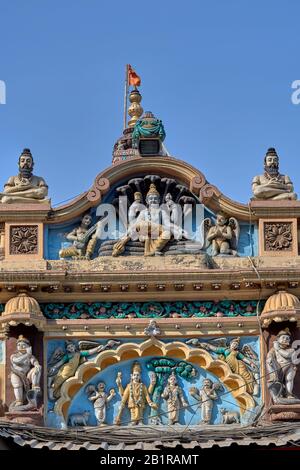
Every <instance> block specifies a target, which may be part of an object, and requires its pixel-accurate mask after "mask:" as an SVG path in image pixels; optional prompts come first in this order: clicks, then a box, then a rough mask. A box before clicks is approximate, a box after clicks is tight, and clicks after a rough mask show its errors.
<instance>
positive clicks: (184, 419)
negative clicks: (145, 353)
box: [47, 337, 261, 427]
mask: <svg viewBox="0 0 300 470" xmlns="http://www.w3.org/2000/svg"><path fill="white" fill-rule="evenodd" d="M230 339H232V338H227V340H228V342H229V341H230ZM127 341H128V340H122V342H127ZM172 341H174V340H172V339H170V340H168V341H167V340H166V341H164V342H172ZM206 341H211V339H208V338H206V339H203V342H206ZM98 342H99V344H100V343H102V344H103V343H106V341H103V340H101V341H98ZM135 342H136V343H140V342H142V340H140V341H138V340H136V341H135ZM244 344H250V345H251V347H252V349H253V350H254V351H255V353H256V354H257V356H258V358H259V356H260V352H259V339H258V338H257V337H242V338H241V342H240V348H242V347H243V345H244ZM57 347H62V348H63V349H64V348H65V344H64V341H63V340H51V341H49V342H48V359H49V358H50V357H51V355H52V354H53V352H54V350H55V349H56V348H57ZM212 356H216V358H217V354H215V353H212ZM158 357H159V356H157V357H155V358H158ZM151 359H153V357H143V358H140V359H134V360H129V361H124V362H121V363H118V364H116V365H112V366H110V367H108V368H106V369H104V371H100V372H99V373H98V374H96V375H95V376H94V377H92V378H91V380H90V381H89V382H88V383H86V384H84V386H83V387H82V388H81V389H80V390H79V391H78V392H77V394H76V395H75V396H74V397H73V399H72V402H71V404H70V407H69V410H68V417H69V416H70V415H72V414H81V413H84V412H85V411H88V412H89V418H88V425H89V426H96V425H97V422H96V418H95V414H94V408H93V404H92V402H91V401H89V400H88V397H87V394H86V391H85V390H86V387H87V386H88V385H94V386H97V384H98V383H99V382H100V381H104V382H105V384H106V389H105V391H106V392H109V390H110V389H112V388H114V389H115V391H116V396H115V397H114V398H113V399H112V401H111V402H110V403H109V404H108V406H107V415H106V421H107V424H113V423H114V420H115V418H116V415H117V413H118V410H119V406H120V401H121V397H120V395H119V393H118V387H117V386H116V377H117V373H118V372H122V385H123V387H124V388H125V386H126V385H127V384H128V383H129V381H130V374H131V369H132V365H133V363H134V362H135V361H138V362H139V364H140V366H141V368H142V374H141V375H142V381H143V383H144V384H145V385H146V386H147V387H148V386H149V384H150V379H149V368H148V367H147V364H148V363H149V361H151ZM163 359H168V358H166V357H164V358H163ZM174 360H175V361H178V362H180V360H179V359H176V358H174ZM186 364H188V363H186ZM191 366H192V367H194V368H195V370H196V375H195V376H194V377H192V378H190V379H185V378H183V377H180V376H179V375H177V380H178V384H179V385H180V386H181V387H182V389H183V394H184V398H185V400H186V401H187V402H188V403H189V407H188V408H186V409H182V410H181V411H180V414H179V423H180V424H181V425H190V424H191V425H196V424H199V423H200V421H201V412H200V408H201V407H200V406H199V402H198V401H197V400H196V399H195V398H193V397H192V396H191V395H190V393H189V389H190V387H192V386H196V387H197V388H198V389H199V388H201V387H202V385H203V380H204V379H205V378H209V379H211V380H212V381H213V382H214V383H217V382H219V379H218V377H216V376H215V375H213V374H212V373H210V372H209V371H206V370H204V369H202V368H200V367H198V366H197V365H195V364H191ZM167 377H168V375H167V374H166V375H165V384H166V380H167ZM219 383H220V384H221V385H222V389H221V390H220V391H219V392H217V393H218V399H217V400H216V401H215V402H214V407H213V414H212V423H213V424H221V422H222V415H221V412H220V410H221V408H226V409H227V410H228V411H229V412H230V411H240V407H239V405H238V403H237V401H236V399H235V398H234V397H233V395H232V394H231V393H230V391H229V390H228V389H227V387H226V386H225V385H224V384H222V383H221V382H219ZM165 384H164V385H165ZM255 402H256V404H257V405H258V406H259V405H260V404H261V393H259V395H258V396H257V397H255ZM251 413H253V410H249V411H247V414H246V415H245V416H244V419H246V420H248V419H249V416H250V418H251ZM149 414H150V408H149V407H148V406H147V407H146V410H145V413H144V423H145V424H149ZM159 414H160V417H161V420H162V424H167V423H168V415H167V403H166V401H165V400H163V399H161V400H160V408H159ZM129 422H130V414H129V410H128V409H125V410H124V412H123V414H122V424H123V425H126V424H128V423H129ZM47 425H48V426H52V427H61V420H60V418H59V416H57V415H56V414H55V413H54V402H49V403H48V416H47Z"/></svg>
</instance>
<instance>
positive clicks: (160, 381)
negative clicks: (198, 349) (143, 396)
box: [147, 357, 197, 425]
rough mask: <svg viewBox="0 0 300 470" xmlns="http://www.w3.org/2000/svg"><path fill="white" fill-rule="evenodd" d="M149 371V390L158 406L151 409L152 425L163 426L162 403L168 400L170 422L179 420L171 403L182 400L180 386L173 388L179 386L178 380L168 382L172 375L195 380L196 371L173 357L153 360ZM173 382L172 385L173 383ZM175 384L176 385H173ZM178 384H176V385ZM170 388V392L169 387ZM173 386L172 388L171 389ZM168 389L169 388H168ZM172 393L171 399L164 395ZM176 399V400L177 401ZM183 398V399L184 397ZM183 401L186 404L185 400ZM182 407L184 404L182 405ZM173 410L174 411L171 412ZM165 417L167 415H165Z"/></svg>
mask: <svg viewBox="0 0 300 470" xmlns="http://www.w3.org/2000/svg"><path fill="white" fill-rule="evenodd" d="M147 369H148V370H149V371H150V372H149V376H150V386H149V388H148V391H149V393H150V394H151V396H152V401H153V402H154V403H155V404H156V405H157V408H156V409H153V408H152V409H151V411H150V416H149V421H150V423H151V424H155V425H157V424H162V420H161V409H160V403H161V400H162V399H167V402H168V400H169V402H168V405H170V407H169V408H170V409H169V410H168V411H169V412H170V415H169V413H168V417H169V421H170V420H171V419H172V417H173V416H175V417H177V418H178V415H177V414H176V415H175V410H174V409H173V408H174V407H173V405H171V401H172V400H173V399H175V398H176V397H177V398H178V400H179V402H180V400H181V396H180V390H179V388H180V387H179V386H178V388H176V387H173V385H176V386H177V385H178V384H177V380H176V381H175V379H174V378H173V379H172V380H170V383H169V382H168V379H169V378H170V376H171V375H172V376H173V377H174V376H175V377H176V376H178V377H181V378H182V379H184V380H188V381H189V380H193V379H194V378H195V377H196V376H197V372H196V369H195V368H194V367H193V366H192V364H189V363H188V362H185V361H178V360H176V359H173V358H171V357H168V358H153V359H151V360H150V361H149V362H148V363H147ZM171 382H172V383H171ZM173 382H174V384H173ZM175 382H176V383H175ZM169 386H170V390H169V388H168V387H169ZM171 386H172V387H171ZM166 387H167V388H166ZM171 388H174V393H173V392H172V390H171ZM168 390H169V391H170V395H169V398H167V397H166V395H164V393H165V392H166V394H167V392H168ZM177 398H176V400H177ZM182 398H183V397H182ZM183 401H184V402H185V400H184V398H183ZM181 405H182V403H181ZM171 408H172V410H171ZM163 416H165V413H164V414H163Z"/></svg>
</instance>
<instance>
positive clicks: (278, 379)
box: [266, 328, 300, 404]
mask: <svg viewBox="0 0 300 470" xmlns="http://www.w3.org/2000/svg"><path fill="white" fill-rule="evenodd" d="M298 356H299V353H297V351H296V349H295V348H293V347H292V346H291V333H290V331H289V329H288V328H286V329H285V330H282V331H280V332H279V333H278V335H277V337H276V339H275V341H274V343H273V347H272V348H271V349H270V351H269V352H268V354H267V359H266V365H267V372H268V377H267V382H268V388H269V390H270V394H271V397H272V399H273V402H274V403H275V404H293V403H300V400H299V399H298V398H296V397H295V395H294V394H293V389H294V380H295V375H296V372H297V366H298V362H299V357H298Z"/></svg>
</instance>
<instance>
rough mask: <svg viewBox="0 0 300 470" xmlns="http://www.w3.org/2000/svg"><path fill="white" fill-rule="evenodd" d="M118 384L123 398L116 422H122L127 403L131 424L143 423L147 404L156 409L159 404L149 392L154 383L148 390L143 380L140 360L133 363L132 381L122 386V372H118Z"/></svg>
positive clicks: (118, 423)
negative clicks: (154, 401) (152, 398)
mask: <svg viewBox="0 0 300 470" xmlns="http://www.w3.org/2000/svg"><path fill="white" fill-rule="evenodd" d="M116 384H117V386H118V389H119V394H120V396H121V398H122V399H121V404H120V408H119V412H118V414H117V417H116V420H115V424H117V425H120V424H121V417H122V413H123V410H124V408H125V406H126V405H127V407H128V409H129V411H130V416H131V421H130V425H131V426H135V425H138V424H143V416H144V411H145V407H146V405H147V404H148V405H149V406H150V407H151V408H154V409H157V405H156V404H155V403H153V401H152V400H151V398H150V394H149V390H152V389H153V385H152V384H150V386H149V390H148V389H147V387H146V385H145V384H143V382H142V380H141V366H140V364H139V363H138V362H135V363H134V364H133V366H132V373H131V377H130V382H129V383H128V384H127V385H126V387H125V389H124V388H123V386H122V372H119V373H118V375H117V378H116Z"/></svg>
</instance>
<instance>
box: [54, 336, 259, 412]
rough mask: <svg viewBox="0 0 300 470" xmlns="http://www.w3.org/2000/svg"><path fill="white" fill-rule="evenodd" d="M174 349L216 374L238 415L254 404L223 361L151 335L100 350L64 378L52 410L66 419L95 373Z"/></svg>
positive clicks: (203, 351) (236, 376)
mask: <svg viewBox="0 0 300 470" xmlns="http://www.w3.org/2000/svg"><path fill="white" fill-rule="evenodd" d="M175 350H176V351H180V359H182V360H185V361H187V362H191V363H193V364H195V365H197V366H198V367H200V368H202V369H204V370H207V371H209V372H211V373H212V374H214V375H215V376H217V377H218V378H219V380H220V381H221V382H222V383H223V384H224V385H225V386H226V387H227V388H229V390H231V393H232V395H233V396H234V398H235V399H236V400H237V402H238V403H239V404H240V407H241V414H242V413H243V412H245V409H252V408H254V407H255V402H254V399H253V397H252V396H251V395H250V394H249V393H248V392H246V384H245V381H244V379H243V378H242V377H240V376H239V375H237V374H234V373H232V372H231V370H230V368H229V366H228V364H226V363H225V362H224V361H221V360H220V359H213V358H212V356H211V355H210V354H209V353H208V352H207V351H206V350H204V349H201V348H190V347H189V346H187V345H186V344H185V343H183V342H181V341H173V342H172V343H163V342H162V341H159V340H158V339H155V338H150V339H148V340H147V341H144V342H143V343H139V344H138V343H125V344H122V345H120V346H119V347H118V348H117V349H115V350H112V349H110V350H106V351H103V352H101V353H99V354H98V355H97V356H96V357H95V358H94V360H92V361H88V362H85V363H83V364H81V365H80V366H79V367H78V369H77V371H76V374H75V375H74V377H71V378H69V379H67V380H66V381H65V383H64V384H63V385H62V387H61V396H60V398H59V399H58V400H57V402H56V404H55V412H56V413H58V414H59V415H61V416H63V417H64V419H65V420H66V417H67V413H68V409H69V406H70V404H71V401H72V399H73V397H74V396H75V395H76V393H77V392H78V391H79V390H80V389H81V387H83V386H84V385H85V384H87V382H88V381H89V380H91V379H92V378H93V377H94V376H95V375H96V374H98V373H99V372H101V371H104V370H105V369H106V368H107V367H110V366H111V365H114V364H117V363H122V362H125V361H128V360H129V359H139V358H143V357H151V356H153V355H157V356H162V357H172V355H171V354H172V351H175Z"/></svg>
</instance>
